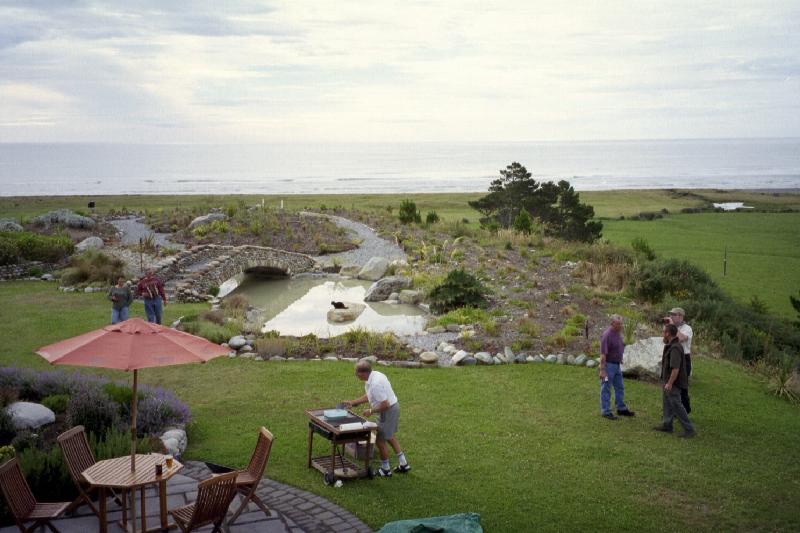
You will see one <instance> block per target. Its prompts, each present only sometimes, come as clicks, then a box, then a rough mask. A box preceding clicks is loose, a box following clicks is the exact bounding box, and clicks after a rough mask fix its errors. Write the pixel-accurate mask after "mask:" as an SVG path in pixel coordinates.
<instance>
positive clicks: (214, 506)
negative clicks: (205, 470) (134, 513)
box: [169, 472, 237, 533]
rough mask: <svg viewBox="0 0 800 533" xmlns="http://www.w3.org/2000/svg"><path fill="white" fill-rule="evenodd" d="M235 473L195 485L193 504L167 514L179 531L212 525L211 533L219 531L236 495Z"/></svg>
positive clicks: (185, 532) (185, 531) (186, 532)
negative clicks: (195, 492) (195, 493)
mask: <svg viewBox="0 0 800 533" xmlns="http://www.w3.org/2000/svg"><path fill="white" fill-rule="evenodd" d="M236 474H237V473H236V472H229V473H227V474H222V475H220V476H214V477H212V478H210V479H206V480H205V481H201V482H200V483H199V484H198V485H197V500H196V501H195V502H194V503H190V504H189V505H185V506H183V507H179V508H178V509H173V510H171V511H170V512H169V514H171V515H172V517H173V518H174V519H175V523H176V524H177V525H178V527H180V528H181V531H183V532H184V533H188V532H189V531H194V530H195V529H198V528H201V527H203V526H207V525H209V524H213V525H214V529H212V533H217V532H218V531H221V528H222V525H223V522H224V521H225V514H226V513H227V512H228V506H230V504H231V500H233V497H234V496H235V495H236Z"/></svg>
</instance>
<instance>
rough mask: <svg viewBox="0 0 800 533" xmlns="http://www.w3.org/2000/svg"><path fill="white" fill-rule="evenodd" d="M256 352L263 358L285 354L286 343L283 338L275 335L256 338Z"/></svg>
mask: <svg viewBox="0 0 800 533" xmlns="http://www.w3.org/2000/svg"><path fill="white" fill-rule="evenodd" d="M256 352H258V355H260V356H261V357H263V358H265V359H266V358H268V357H275V356H280V357H284V356H285V355H286V345H285V343H284V342H283V340H281V339H279V338H275V337H264V338H261V339H256Z"/></svg>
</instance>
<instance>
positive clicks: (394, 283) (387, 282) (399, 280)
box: [364, 276, 411, 302]
mask: <svg viewBox="0 0 800 533" xmlns="http://www.w3.org/2000/svg"><path fill="white" fill-rule="evenodd" d="M410 286H411V278H407V277H403V276H390V277H388V278H383V279H380V280H378V281H376V282H375V283H373V284H372V285H371V286H370V288H369V289H367V292H366V294H365V295H364V301H365V302H382V301H384V300H386V299H387V298H388V297H389V295H391V294H392V293H393V292H399V291H401V290H402V289H407V288H409V287H410Z"/></svg>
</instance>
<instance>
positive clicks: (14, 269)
mask: <svg viewBox="0 0 800 533" xmlns="http://www.w3.org/2000/svg"><path fill="white" fill-rule="evenodd" d="M34 267H38V268H39V269H40V270H41V271H42V273H45V272H50V271H52V270H53V268H54V267H53V265H51V264H48V263H42V262H41V261H30V262H27V263H21V264H18V265H3V266H0V279H23V278H28V277H30V274H28V272H30V270H31V268H34ZM37 277H38V276H37Z"/></svg>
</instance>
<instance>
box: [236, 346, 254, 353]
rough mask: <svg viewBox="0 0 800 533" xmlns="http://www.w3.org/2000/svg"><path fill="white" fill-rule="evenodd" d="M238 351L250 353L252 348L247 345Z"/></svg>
mask: <svg viewBox="0 0 800 533" xmlns="http://www.w3.org/2000/svg"><path fill="white" fill-rule="evenodd" d="M239 351H240V352H245V353H248V352H252V351H253V347H252V346H250V345H249V344H245V345H244V346H242V347H241V348H239Z"/></svg>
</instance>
